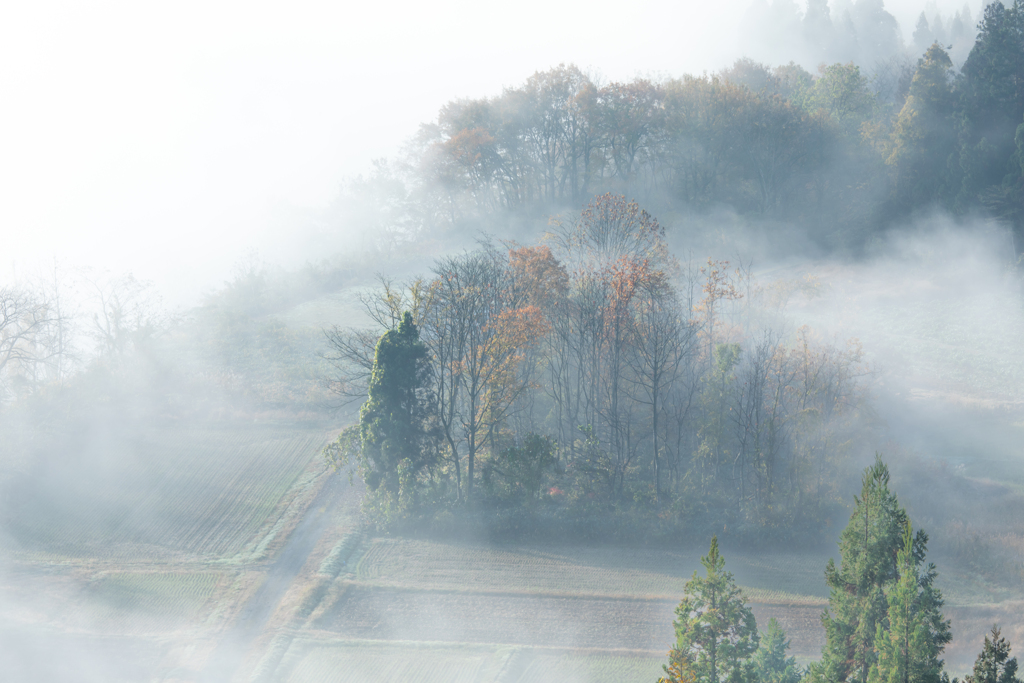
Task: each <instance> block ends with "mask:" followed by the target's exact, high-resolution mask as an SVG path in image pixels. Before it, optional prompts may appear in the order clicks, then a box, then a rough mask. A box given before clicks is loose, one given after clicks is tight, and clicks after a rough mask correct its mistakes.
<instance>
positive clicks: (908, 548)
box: [868, 521, 950, 683]
mask: <svg viewBox="0 0 1024 683" xmlns="http://www.w3.org/2000/svg"><path fill="white" fill-rule="evenodd" d="M920 561H921V560H920V559H919V558H918V557H916V556H915V554H914V539H913V535H912V532H911V528H910V523H909V521H908V522H907V525H906V529H905V531H904V534H903V547H902V548H901V549H900V551H899V555H898V556H897V564H898V566H899V579H898V580H897V581H896V582H895V584H894V585H893V586H892V587H890V588H889V590H888V594H887V596H886V599H887V600H888V603H889V610H888V622H889V623H888V628H885V625H884V624H883V623H881V622H880V623H879V624H878V625H877V626H876V627H875V649H876V650H877V652H878V660H877V662H876V663H875V665H874V666H873V667H872V669H871V674H870V676H869V677H868V680H869V681H871V683H939V681H940V680H942V678H941V674H942V660H941V659H939V654H940V653H941V652H942V649H943V648H944V647H945V645H946V643H948V642H949V640H950V632H949V622H948V621H943V620H942V615H941V614H940V613H939V611H938V608H939V607H941V606H942V597H941V595H940V594H939V592H938V590H937V589H935V588H934V587H933V586H932V582H933V579H934V578H935V571H934V567H932V566H929V567H928V570H927V571H926V572H925V574H924V576H921V575H920V574H919V572H918V565H919V564H920Z"/></svg>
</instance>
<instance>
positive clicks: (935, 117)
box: [886, 44, 956, 209]
mask: <svg viewBox="0 0 1024 683" xmlns="http://www.w3.org/2000/svg"><path fill="white" fill-rule="evenodd" d="M952 68H953V63H952V62H951V61H950V59H949V55H947V54H946V51H945V50H943V49H942V48H941V47H940V46H939V45H938V44H935V45H932V46H931V47H929V48H928V51H927V52H926V53H925V55H924V57H923V58H922V59H921V61H920V63H919V65H918V67H917V71H916V72H915V74H914V78H913V80H912V81H911V83H910V92H909V94H908V95H907V99H906V102H905V103H904V105H903V109H902V110H901V111H900V114H899V117H898V118H897V120H896V125H895V127H894V129H893V139H892V152H891V153H890V154H889V157H888V158H887V159H886V164H888V165H889V166H890V167H891V168H892V170H893V178H894V184H893V193H894V197H895V199H896V202H897V205H898V206H899V207H901V208H902V209H910V208H913V207H917V206H924V205H927V204H929V203H931V202H934V201H937V200H939V199H940V198H941V197H942V196H943V195H942V191H943V190H944V189H945V186H946V175H945V173H943V169H945V168H947V166H948V161H949V158H950V156H951V155H952V154H953V153H954V151H955V146H956V134H955V132H954V128H953V114H954V98H953V90H952V87H951V71H952Z"/></svg>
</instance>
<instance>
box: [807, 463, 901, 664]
mask: <svg viewBox="0 0 1024 683" xmlns="http://www.w3.org/2000/svg"><path fill="white" fill-rule="evenodd" d="M854 502H855V507H854V511H853V514H852V515H851V516H850V523H849V524H847V526H846V529H844V530H843V533H842V535H841V536H840V538H839V554H840V566H839V567H838V568H837V567H836V566H835V562H834V561H832V560H829V562H828V565H827V567H826V568H825V583H826V584H827V585H828V587H829V606H828V609H827V610H826V611H825V613H824V614H823V615H822V617H821V621H822V624H823V625H824V627H825V634H826V638H827V641H826V644H825V648H824V650H823V651H822V658H821V661H820V662H819V663H816V664H813V665H811V667H810V669H809V671H808V673H809V675H810V676H811V679H812V680H814V681H821V682H822V683H824V682H828V683H837V682H843V681H854V682H856V683H867V680H868V673H869V672H870V670H871V666H872V665H873V664H874V663H875V635H876V631H877V628H878V624H879V623H883V620H884V619H885V618H886V616H887V612H888V604H887V602H886V598H885V593H884V587H885V586H888V585H890V584H891V583H892V582H893V581H894V580H895V579H896V578H897V577H898V571H897V564H896V561H897V556H898V554H899V550H900V548H901V547H902V546H903V543H902V541H903V529H904V527H905V526H906V524H907V513H906V512H905V511H904V510H903V508H902V507H901V506H900V505H899V501H898V500H897V499H896V496H895V494H893V493H891V492H890V491H889V469H888V468H887V467H886V466H885V463H883V462H882V459H881V457H878V456H876V458H875V464H874V465H872V466H871V467H868V468H867V470H865V472H864V476H863V478H862V487H861V494H860V496H859V497H857V496H855V497H854Z"/></svg>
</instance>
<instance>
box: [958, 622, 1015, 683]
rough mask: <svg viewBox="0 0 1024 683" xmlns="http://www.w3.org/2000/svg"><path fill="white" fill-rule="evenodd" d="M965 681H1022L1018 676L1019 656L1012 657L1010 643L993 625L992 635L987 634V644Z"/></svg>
mask: <svg viewBox="0 0 1024 683" xmlns="http://www.w3.org/2000/svg"><path fill="white" fill-rule="evenodd" d="M964 683H1021V680H1020V679H1019V678H1018V677H1017V658H1016V657H1013V658H1010V643H1008V642H1007V640H1006V638H1003V637H1002V636H1000V634H999V627H998V626H993V627H992V637H991V638H989V637H988V636H985V645H984V647H983V648H982V650H981V654H979V655H978V659H976V660H975V662H974V671H972V672H971V674H970V675H969V676H964Z"/></svg>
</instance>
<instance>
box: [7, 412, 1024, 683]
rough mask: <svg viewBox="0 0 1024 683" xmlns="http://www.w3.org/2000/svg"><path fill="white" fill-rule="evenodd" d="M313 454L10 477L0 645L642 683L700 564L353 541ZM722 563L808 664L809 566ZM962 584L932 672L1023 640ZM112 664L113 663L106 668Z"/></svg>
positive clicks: (361, 670) (449, 676) (133, 442)
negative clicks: (46, 480)
mask: <svg viewBox="0 0 1024 683" xmlns="http://www.w3.org/2000/svg"><path fill="white" fill-rule="evenodd" d="M324 438H325V437H324V435H323V434H322V433H320V432H318V431H316V430H312V429H306V430H304V429H302V428H296V427H270V426H265V427H258V428H254V429H249V428H245V429H239V428H237V426H236V427H235V428H232V429H223V430H221V429H215V428H204V429H192V430H185V431H182V432H180V433H174V432H172V431H165V432H151V433H148V434H146V435H145V436H144V437H142V438H137V439H123V440H120V441H117V442H116V443H111V442H109V440H108V442H107V443H108V445H109V446H110V448H111V450H110V451H108V452H109V453H113V455H111V456H110V457H111V458H114V459H120V460H124V462H125V463H127V465H125V464H124V463H122V464H121V465H120V467H119V469H117V471H116V472H106V473H104V472H102V471H101V475H102V477H103V480H102V486H100V485H99V484H98V479H97V477H96V476H90V477H86V476H84V475H83V474H82V472H81V471H79V472H77V473H76V472H74V471H72V472H71V473H70V474H69V475H68V476H66V477H65V478H64V479H62V480H61V481H60V482H58V483H59V486H58V487H57V492H58V494H59V495H58V496H55V495H54V492H53V489H52V487H51V488H50V489H45V490H44V489H33V488H32V480H31V479H26V480H25V481H24V482H23V483H24V484H25V486H23V490H22V491H21V492H18V495H19V496H20V498H19V500H20V501H21V502H23V503H24V504H25V506H24V508H20V509H18V515H17V516H16V518H15V524H14V528H15V529H16V531H17V536H16V537H17V538H20V539H21V541H22V546H21V548H20V549H17V551H16V552H15V553H14V554H13V555H12V556H11V558H9V559H11V560H13V563H12V565H11V566H12V567H13V570H12V571H9V572H7V573H6V574H5V575H4V584H3V585H0V624H5V625H6V626H5V627H0V630H2V628H7V629H14V631H12V632H11V633H12V634H14V633H16V634H26V635H9V636H3V639H6V642H8V643H9V642H19V643H22V646H19V650H20V651H22V652H23V651H30V650H32V648H37V649H39V653H38V657H39V658H40V659H39V660H38V661H37V662H36V664H35V666H36V667H37V670H41V671H42V670H49V669H47V668H46V667H51V664H50V663H49V662H47V661H46V660H45V654H44V652H43V650H42V649H41V646H40V643H46V644H49V643H52V642H60V643H62V644H63V645H62V646H63V647H65V648H66V650H67V651H68V652H72V653H75V654H74V656H75V657H77V658H79V660H81V661H86V662H89V666H90V667H92V668H91V669H90V672H94V673H95V676H94V677H91V678H90V677H89V676H86V677H84V678H82V680H90V681H91V680H96V681H105V682H109V681H120V680H125V681H129V680H132V681H134V680H163V681H178V682H181V683H184V682H185V681H189V682H192V683H205V682H206V681H217V683H223V682H225V681H234V682H236V683H269V682H271V681H289V682H294V683H306V682H309V683H320V682H325V683H326V681H353V682H355V681H360V682H362V681H369V682H373V681H394V680H401V681H412V682H413V683H416V682H418V681H423V682H424V683H432V682H434V681H438V682H440V681H479V682H481V683H483V682H492V681H493V682H495V683H507V682H510V681H513V682H521V683H527V682H533V681H541V682H543V681H548V680H551V681H554V680H558V681H566V680H569V681H574V682H576V681H579V682H580V683H589V682H604V681H609V682H610V681H616V682H617V683H621V682H628V681H648V682H649V681H651V680H654V678H655V677H656V676H657V674H658V673H659V671H660V667H661V664H662V663H663V662H664V661H665V660H664V653H665V651H666V650H667V648H668V647H669V644H670V643H671V640H672V620H673V617H674V614H673V612H674V608H675V606H676V604H677V603H678V600H679V598H680V597H681V595H682V592H683V586H684V585H685V583H686V581H687V580H688V579H689V578H690V577H691V576H692V574H693V572H694V571H695V570H700V569H701V568H700V564H699V559H700V556H701V555H702V554H704V553H705V552H706V547H696V546H695V547H677V548H649V549H621V548H613V547H577V546H571V545H528V544H527V545H518V546H511V545H510V546H496V545H491V544H488V543H476V542H468V541H467V542H441V541H430V540H413V539H396V538H379V537H378V538H374V537H369V536H367V535H366V534H365V533H362V532H360V530H359V526H358V504H359V500H358V490H350V489H349V488H348V487H347V485H346V486H345V487H342V488H338V487H337V485H336V484H337V482H338V481H340V480H337V479H331V476H336V475H329V473H328V471H326V470H325V469H324V466H323V464H322V461H321V460H320V458H319V457H318V451H319V447H320V445H321V443H322V442H323V440H324ZM95 455H96V454H95V453H92V454H91V460H89V461H90V462H93V463H95V462H96V458H95ZM76 475H78V476H80V477H81V479H82V481H81V482H80V483H79V482H76V481H75V479H76ZM331 482H335V483H333V484H332V483H331ZM115 484H116V485H115ZM91 487H92V488H95V489H96V490H98V491H101V492H103V493H104V496H97V495H96V494H94V493H93V492H92V490H91ZM8 490H11V489H8ZM329 491H332V492H334V493H332V494H331V495H325V494H326V493H327V492H329ZM111 492H113V493H111ZM42 494H45V496H44V499H43V500H41V501H36V500H34V499H33V495H42ZM58 498H59V500H58ZM71 511H76V512H75V513H74V514H72V512H71ZM34 513H39V514H38V516H36V517H33V514H34ZM30 541H31V542H30ZM723 554H724V556H725V558H726V568H727V569H728V570H729V571H731V572H733V573H734V575H735V576H736V578H737V580H738V582H739V583H740V584H741V585H742V586H743V587H744V590H745V592H746V594H747V597H748V599H749V600H750V601H751V602H752V607H753V610H754V613H755V615H756V617H757V619H758V623H759V624H761V625H762V627H763V625H764V624H765V623H767V621H768V619H769V618H773V617H774V618H776V619H778V620H779V622H780V624H781V626H782V627H783V629H784V630H785V631H786V633H787V636H788V637H789V638H790V639H791V642H792V649H791V652H792V653H793V654H795V655H796V656H797V657H798V659H799V660H800V661H802V662H806V661H808V660H810V659H813V658H816V657H817V656H818V654H819V653H820V650H821V645H822V643H823V638H824V634H823V632H822V629H821V625H820V615H821V611H822V609H823V607H824V605H825V603H826V596H827V591H826V590H825V585H824V581H823V569H824V567H825V563H826V562H827V560H828V554H827V553H826V552H823V551H818V552H812V551H803V552H801V551H787V552H783V551H780V552H772V553H756V552H750V551H749V550H745V549H742V548H730V547H725V548H723ZM941 568H942V565H941V564H940V569H941ZM969 579H970V577H969V576H967V575H966V574H956V573H955V572H948V571H946V572H943V573H942V574H941V575H940V582H943V584H944V585H949V586H950V588H951V589H953V590H950V591H949V593H947V594H948V595H951V596H953V599H951V600H950V601H949V607H948V608H947V610H946V612H947V616H950V617H951V618H953V620H954V625H953V628H954V635H955V639H954V642H953V643H952V644H951V646H950V648H949V649H948V652H947V662H949V664H950V665H951V669H952V671H953V672H954V673H962V672H963V671H964V670H966V669H967V668H969V666H970V663H971V662H972V661H973V657H974V656H975V655H976V653H977V645H978V643H979V642H980V639H981V636H982V635H983V633H984V632H985V631H986V630H987V629H988V628H989V627H990V626H991V623H992V622H993V621H998V622H999V623H1001V624H1003V625H1004V632H1005V633H1007V635H1009V636H1010V637H1011V639H1012V640H1013V642H1017V641H1020V640H1024V623H1022V622H1021V621H1020V618H1019V616H1018V615H1019V613H1020V608H1021V605H1022V603H1020V602H1013V601H1012V600H1013V599H1014V598H1013V596H1012V595H1008V594H1005V595H1004V594H1003V593H1000V592H999V591H1000V590H1003V591H1005V589H1004V588H1000V587H995V586H988V585H984V584H983V583H977V582H975V583H971V582H970V580H969ZM1007 599H1010V600H1011V602H1007ZM988 603H992V604H988ZM0 635H2V633H0ZM19 639H20V640H19ZM115 652H119V653H120V654H119V655H115V654H112V653H115ZM0 654H2V651H0ZM118 656H121V657H122V658H123V660H124V662H125V663H124V666H118V665H116V664H112V663H111V662H110V661H108V660H109V659H110V658H111V657H115V658H116V657H118ZM96 657H99V658H100V660H101V661H94V660H95V658H96ZM38 667H42V668H38ZM51 668H52V667H51ZM53 670H54V671H58V670H59V671H60V672H65V669H59V667H58V668H57V669H53ZM55 675H56V674H55ZM70 675H72V674H65V673H60V675H59V676H58V678H60V676H63V677H64V678H68V676H70ZM90 676H91V674H90ZM15 680H19V679H17V678H16V679H15ZM20 680H26V681H27V680H32V677H31V676H30V675H25V676H24V677H22V678H21V679H20Z"/></svg>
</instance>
